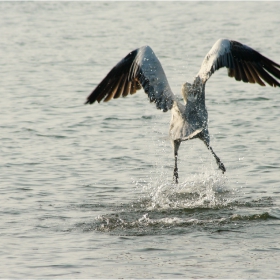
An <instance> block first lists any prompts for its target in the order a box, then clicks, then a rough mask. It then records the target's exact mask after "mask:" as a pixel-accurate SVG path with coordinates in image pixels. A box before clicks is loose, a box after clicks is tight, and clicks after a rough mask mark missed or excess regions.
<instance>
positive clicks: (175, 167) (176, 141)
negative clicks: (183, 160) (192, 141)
mask: <svg viewBox="0 0 280 280" xmlns="http://www.w3.org/2000/svg"><path fill="white" fill-rule="evenodd" d="M180 144H181V141H179V140H174V141H173V148H174V158H175V166H174V173H173V180H174V182H175V183H176V184H178V178H179V175H178V167H177V159H178V150H179V147H180Z"/></svg>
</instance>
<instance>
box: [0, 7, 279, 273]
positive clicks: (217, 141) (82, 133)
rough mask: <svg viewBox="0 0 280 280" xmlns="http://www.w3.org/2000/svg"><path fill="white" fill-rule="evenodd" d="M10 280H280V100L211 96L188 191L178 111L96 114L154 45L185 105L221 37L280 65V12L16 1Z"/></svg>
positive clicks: (5, 95)
mask: <svg viewBox="0 0 280 280" xmlns="http://www.w3.org/2000/svg"><path fill="white" fill-rule="evenodd" d="M0 7H1V9H0V14H1V16H0V32H1V48H0V58H1V60H0V61H1V68H0V73H1V87H0V90H1V96H2V101H1V103H0V104H1V110H0V112H1V124H0V126H1V136H0V140H1V156H0V174H1V178H0V180H1V181H0V186H1V201H2V207H1V213H0V218H1V223H0V234H1V254H0V258H1V262H0V263H1V265H0V267H1V277H3V278H23V277H24V278H49V277H60V278H102V277H104V278H131V277H133V278H251V277H254V278H277V277H279V273H280V268H279V264H280V244H279V243H280V241H279V230H280V227H279V225H280V222H279V221H280V183H279V176H280V175H279V174H280V163H279V162H280V146H279V139H280V130H279V117H280V113H279V112H280V110H279V109H280V108H279V101H280V92H279V88H276V89H275V88H270V87H259V86H257V85H248V84H244V83H241V82H239V83H238V82H235V81H234V80H233V79H230V78H228V77H227V74H226V70H225V69H222V70H219V71H218V72H217V73H215V75H213V76H212V77H211V79H210V80H209V82H208V83H207V88H206V94H207V107H208V111H209V131H210V133H211V142H212V146H213V149H214V150H215V152H216V153H217V154H218V156H219V157H220V158H221V159H222V161H223V162H224V164H225V166H226V168H227V172H226V173H225V174H224V175H222V174H221V172H220V171H219V170H217V166H216V163H215V161H214V159H213V158H212V156H211V154H210V153H209V152H208V151H207V149H206V148H205V146H204V144H203V143H202V142H200V141H198V140H194V141H190V142H188V143H183V144H182V145H181V147H180V150H179V163H178V164H179V176H180V178H179V180H180V182H179V184H178V185H174V184H173V182H172V172H173V153H172V147H171V145H170V141H169V140H168V125H169V121H170V113H162V112H160V111H158V110H156V109H155V106H154V104H150V103H149V102H148V99H147V97H146V96H145V94H144V93H143V91H141V92H139V93H137V94H136V95H134V96H130V97H128V98H124V99H120V100H113V101H112V102H109V103H106V104H105V103H104V104H94V105H92V106H89V105H87V106H85V105H83V103H84V101H85V99H86V97H87V96H88V94H89V93H90V92H91V91H92V89H93V88H94V87H95V86H96V85H97V83H98V82H100V80H101V79H102V78H103V77H104V76H105V75H106V74H107V72H108V71H109V70H110V69H111V68H112V67H113V66H114V65H115V64H116V63H117V62H118V61H119V60H120V59H121V58H122V57H124V56H125V55H126V54H127V53H128V52H129V51H131V50H133V49H135V48H137V47H139V46H142V45H146V44H148V45H150V46H151V47H152V48H153V50H154V51H155V53H156V54H157V56H158V57H159V59H160V61H161V63H162V65H163V67H164V69H165V72H166V75H167V77H168V80H169V83H170V85H171V88H172V90H173V91H174V93H175V94H180V88H181V84H182V83H184V82H186V81H189V82H191V81H192V79H193V77H194V75H195V74H196V73H197V72H198V70H199V67H200V64H201V62H202V59H203V58H204V56H205V54H206V53H207V52H208V51H209V50H210V48H211V47H212V45H213V44H214V43H215V41H216V40H217V39H219V38H230V39H234V40H237V41H241V42H243V43H245V44H248V45H249V46H251V47H253V48H255V49H256V50H258V51H260V52H262V53H263V54H264V55H266V56H268V57H270V58H271V59H273V60H275V61H277V62H280V38H279V31H280V30H279V26H280V20H279V13H278V12H277V11H278V10H279V3H278V2H238V3H236V2H209V3H208V2H49V3H47V2H34V3H33V2H18V3H14V2H1V3H0Z"/></svg>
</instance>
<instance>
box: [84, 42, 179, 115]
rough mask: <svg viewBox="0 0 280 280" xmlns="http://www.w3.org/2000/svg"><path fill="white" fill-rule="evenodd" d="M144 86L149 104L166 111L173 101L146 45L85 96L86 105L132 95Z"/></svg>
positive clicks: (152, 54)
mask: <svg viewBox="0 0 280 280" xmlns="http://www.w3.org/2000/svg"><path fill="white" fill-rule="evenodd" d="M142 87H143V89H144V91H145V92H146V93H147V94H148V97H149V99H150V101H151V102H154V103H156V106H157V108H158V109H161V110H163V111H164V112H166V111H167V110H170V109H171V108H172V106H173V102H174V101H175V100H176V98H175V95H174V94H173V92H172V91H171V89H170V86H169V84H168V81H167V78H166V76H165V73H164V71H163V68H162V66H161V64H160V62H159V60H158V58H157V57H156V55H155V54H154V52H153V50H152V49H151V48H150V47H149V46H144V47H141V48H139V49H136V50H134V51H132V52H130V53H129V54H128V55H127V56H126V57H125V58H123V59H122V60H121V61H120V62H119V63H118V64H117V65H116V66H115V67H114V68H113V69H112V70H111V71H110V72H109V73H108V74H107V76H106V77H105V78H104V79H103V80H102V81H101V83H100V84H99V85H98V86H97V87H96V88H95V89H94V90H93V92H92V93H91V94H90V95H89V96H88V98H87V101H86V104H87V103H89V104H92V103H94V102H95V101H98V102H100V101H102V100H103V101H105V102H106V101H109V100H111V99H112V98H118V97H120V96H123V97H125V96H127V95H128V94H134V93H135V92H136V91H137V90H139V89H141V88H142Z"/></svg>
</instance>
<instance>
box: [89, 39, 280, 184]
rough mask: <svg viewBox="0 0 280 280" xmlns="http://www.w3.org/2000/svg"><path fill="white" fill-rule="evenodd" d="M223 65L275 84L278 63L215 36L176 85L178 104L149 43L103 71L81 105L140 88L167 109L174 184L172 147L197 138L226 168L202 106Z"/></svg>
mask: <svg viewBox="0 0 280 280" xmlns="http://www.w3.org/2000/svg"><path fill="white" fill-rule="evenodd" d="M223 67H226V68H227V72H228V76H229V77H233V78H235V80H236V81H243V82H245V83H252V84H254V83H256V84H258V85H260V86H265V85H266V84H268V85H270V86H272V87H279V86H280V83H279V81H278V80H277V79H280V65H279V64H277V63H275V62H274V61H272V60H270V59H269V58H267V57H265V56H263V55H262V54H261V53H259V52H258V51H256V50H254V49H253V48H251V47H249V46H247V45H245V44H242V43H240V42H237V41H234V40H229V39H219V40H218V41H216V42H215V44H214V45H213V46H212V48H211V49H210V51H209V52H208V53H207V54H206V56H205V58H204V59H203V61H202V64H201V67H200V69H199V71H198V73H197V75H196V76H195V77H194V80H193V82H192V83H188V82H186V83H184V84H183V85H182V88H181V94H182V97H183V103H182V102H180V98H179V97H178V96H176V95H175V94H174V93H173V92H172V90H171V88H170V85H169V83H168V81H167V78H166V75H165V73H164V70H163V67H162V65H161V63H160V61H159V59H158V58H157V56H156V55H155V53H154V51H153V50H152V48H151V47H150V46H142V47H140V48H138V49H135V50H133V51H131V52H130V53H128V55H127V56H125V57H124V58H123V59H121V60H120V61H119V63H117V64H116V65H115V66H114V67H113V68H112V69H111V71H110V72H109V73H108V74H107V76H106V77H105V78H104V79H103V80H102V81H101V82H100V83H99V84H98V85H97V86H96V87H95V89H94V90H93V91H92V92H91V94H90V95H89V96H88V97H87V100H86V102H85V104H92V103H94V102H95V101H97V102H98V103H100V102H101V101H102V100H103V101H104V102H107V101H109V100H111V99H113V98H114V99H116V98H119V97H121V96H122V97H126V96H128V95H129V94H134V93H136V92H137V91H138V90H140V89H141V88H143V90H144V92H145V93H146V94H147V95H148V98H149V100H150V102H151V103H155V105H156V108H157V109H160V110H162V111H163V112H167V111H168V110H170V111H171V121H170V128H169V136H170V139H171V142H172V146H173V152H174V159H175V164H174V171H173V180H174V181H175V183H178V178H179V175H178V166H177V161H178V150H179V147H180V144H181V143H182V142H183V141H187V140H192V139H196V138H197V139H200V140H202V141H203V143H204V144H205V145H206V147H207V149H208V150H209V151H210V152H211V153H212V155H213V156H214V158H215V160H216V163H217V165H218V168H219V169H220V170H221V171H222V173H224V172H225V171H226V168H225V166H224V164H223V162H222V161H221V160H220V158H219V157H218V156H217V155H216V153H215V152H214V150H213V149H212V147H211V146H210V135H209V131H208V112H207V108H206V105H205V85H206V82H207V81H208V80H209V78H210V77H211V75H212V74H213V73H214V72H216V71H217V70H218V69H220V68H223Z"/></svg>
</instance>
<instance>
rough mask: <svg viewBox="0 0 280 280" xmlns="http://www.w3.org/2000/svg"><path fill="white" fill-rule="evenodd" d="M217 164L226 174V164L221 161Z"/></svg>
mask: <svg viewBox="0 0 280 280" xmlns="http://www.w3.org/2000/svg"><path fill="white" fill-rule="evenodd" d="M217 163H218V166H219V168H220V169H221V170H222V172H223V174H224V173H225V172H226V168H225V166H224V164H223V163H222V162H221V161H219V162H217Z"/></svg>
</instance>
